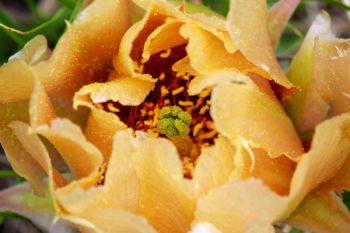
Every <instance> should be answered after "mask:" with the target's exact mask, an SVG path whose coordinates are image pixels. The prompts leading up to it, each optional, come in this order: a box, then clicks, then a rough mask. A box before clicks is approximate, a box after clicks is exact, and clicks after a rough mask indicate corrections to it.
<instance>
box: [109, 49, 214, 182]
mask: <svg viewBox="0 0 350 233" xmlns="http://www.w3.org/2000/svg"><path fill="white" fill-rule="evenodd" d="M185 48H186V44H184V45H180V46H177V47H173V48H171V49H169V50H167V51H162V52H159V53H156V54H154V55H152V56H151V57H150V59H149V60H148V61H146V62H138V63H137V64H136V65H137V70H138V71H139V72H140V73H147V74H150V75H152V77H154V78H158V81H157V83H156V85H155V88H154V90H153V91H151V92H150V93H149V95H148V96H147V98H146V99H145V101H144V102H143V103H142V104H140V105H139V106H123V105H121V104H120V103H114V102H108V103H105V104H103V107H104V109H106V110H107V111H110V112H114V113H116V114H117V115H118V116H119V118H120V119H121V120H122V121H123V122H124V123H125V124H126V125H127V126H128V127H131V128H133V129H134V130H142V131H145V132H148V133H149V134H151V135H152V136H153V137H163V136H166V135H165V133H164V132H160V131H161V130H159V128H157V125H158V123H159V119H160V118H162V117H161V116H160V114H161V109H162V108H163V107H167V106H168V107H170V106H178V107H180V109H181V111H184V112H186V113H187V114H189V116H190V117H191V118H192V119H191V121H190V122H189V125H188V132H186V133H188V136H187V139H186V140H183V139H181V140H180V141H178V143H176V140H175V139H174V140H172V141H173V142H174V144H175V145H176V147H177V149H178V151H179V154H180V156H181V158H182V159H183V161H184V162H185V167H191V166H192V165H191V164H192V163H194V161H195V160H196V158H197V157H198V156H199V154H200V151H201V148H203V147H208V146H210V145H212V144H214V139H215V138H216V137H217V135H218V133H217V131H216V129H215V127H214V123H213V120H212V118H211V117H210V114H209V108H210V104H211V103H210V94H211V89H205V90H204V91H202V92H201V93H200V94H199V95H196V96H190V95H189V94H188V92H187V89H188V87H189V84H190V82H191V80H192V79H193V78H194V76H191V75H189V74H188V73H178V72H175V71H174V70H173V69H172V66H173V65H174V64H175V63H176V62H177V61H179V60H181V59H183V58H185V56H186V51H185ZM163 111H164V110H163ZM180 138H181V137H179V138H178V139H180ZM181 144H182V145H181ZM188 147H190V148H188ZM186 163H188V166H187V165H186ZM188 169H189V170H190V168H188ZM188 172H189V173H188V174H187V175H188V176H190V171H188ZM185 175H186V172H185Z"/></svg>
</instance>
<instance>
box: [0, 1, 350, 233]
mask: <svg viewBox="0 0 350 233" xmlns="http://www.w3.org/2000/svg"><path fill="white" fill-rule="evenodd" d="M288 2H289V1H283V2H282V3H281V4H282V5H283V4H287V3H288ZM135 3H137V4H139V5H140V6H141V7H144V10H145V15H144V17H143V18H142V19H141V20H140V21H138V22H136V23H135V24H133V25H130V23H129V21H130V20H129V12H130V8H128V7H131V5H132V2H129V1H126V0H95V1H93V2H92V3H91V4H90V5H89V6H88V7H87V8H86V9H85V10H83V11H82V12H81V13H80V15H79V17H78V19H77V20H76V21H75V22H74V23H73V24H72V25H69V26H68V30H67V32H66V33H65V34H64V35H63V36H62V38H61V40H60V42H59V43H58V44H57V46H56V48H55V49H54V52H53V54H52V56H51V57H50V58H48V59H47V60H43V59H45V56H44V55H45V50H46V46H45V39H44V38H43V37H37V38H35V39H34V40H32V41H31V42H29V44H28V45H27V46H26V47H25V48H24V49H23V50H22V51H21V52H20V53H19V54H17V55H15V56H14V57H12V58H11V60H10V61H9V62H8V63H7V64H5V65H3V66H2V67H1V68H0V85H1V86H2V89H3V90H4V91H2V92H1V93H0V103H1V104H2V105H1V108H0V114H1V115H0V141H1V143H2V145H3V147H4V149H5V151H6V154H7V157H8V159H9V161H10V162H11V164H12V166H13V168H14V170H15V171H16V172H17V173H18V174H19V175H21V176H23V177H25V178H26V179H27V180H28V181H29V182H30V183H31V185H32V187H33V188H34V190H35V192H36V193H37V194H38V195H44V192H45V190H46V189H45V188H44V187H45V185H46V183H45V179H44V178H45V177H46V176H48V187H49V188H48V191H47V192H48V194H49V196H50V197H51V198H52V203H53V207H54V209H55V211H56V215H57V218H60V219H64V220H67V221H69V222H71V223H73V224H75V225H76V226H77V227H78V228H79V229H80V230H81V231H82V232H91V231H92V232H189V231H191V232H201V230H200V229H203V228H204V229H206V230H207V231H208V232H273V227H272V224H274V223H276V222H278V221H282V220H284V219H286V218H287V217H288V216H289V215H290V214H291V213H292V212H293V211H294V210H295V209H296V208H297V207H298V205H299V204H300V203H301V202H302V201H303V199H304V197H305V196H306V195H308V194H309V193H310V191H311V190H313V189H314V188H315V187H317V186H318V185H320V184H321V183H324V182H325V181H327V180H330V178H332V177H333V176H334V175H335V174H336V173H337V171H338V170H339V169H340V167H341V166H342V165H343V164H344V162H345V161H347V156H348V155H349V152H350V135H349V132H348V127H349V124H350V115H349V114H344V115H341V116H338V117H334V118H332V119H330V120H327V121H325V122H323V123H321V124H319V125H317V126H316V128H315V135H314V136H313V139H312V145H311V149H310V150H308V151H307V152H304V147H303V145H302V143H301V140H300V139H299V136H298V134H297V133H296V131H295V129H294V126H293V123H292V121H291V120H290V119H289V117H288V116H287V115H286V113H285V112H284V110H283V107H282V105H281V103H280V102H281V100H282V99H283V100H284V99H287V98H290V97H291V95H292V94H294V93H295V92H296V91H298V90H297V88H296V86H294V85H293V84H292V83H291V82H290V81H289V80H288V79H287V77H286V76H285V75H284V73H283V71H282V69H281V68H280V67H279V65H278V63H277V61H276V58H275V55H274V49H273V46H272V44H271V42H270V37H269V33H271V34H272V35H274V38H278V36H277V35H278V31H281V30H280V28H277V29H271V30H272V32H271V31H270V32H269V31H268V28H267V23H268V21H267V14H266V3H265V1H260V0H259V1H246V0H231V7H230V12H229V15H228V17H227V20H225V19H222V18H220V17H217V16H207V15H204V14H198V13H194V14H189V13H186V12H185V8H184V7H185V6H184V5H180V6H178V7H176V8H175V7H174V6H172V5H171V4H170V3H168V2H165V1H161V0H159V1H146V2H143V1H135ZM280 6H281V5H280ZM133 7H135V6H133ZM282 9H285V8H283V7H282ZM273 15H274V14H272V13H271V14H270V17H272V18H274V16H273ZM276 17H277V16H276ZM287 18H288V17H284V19H285V20H287ZM270 20H272V19H270ZM273 30H277V32H275V31H273ZM320 72H322V71H320ZM302 91H304V89H303V90H302ZM73 95H74V97H73ZM29 97H30V98H29ZM28 99H29V100H28ZM72 105H74V108H75V109H77V108H78V107H85V108H84V109H82V108H80V111H79V112H77V111H74V110H73V109H71V106H72ZM168 106H173V107H172V108H168V110H167V111H168V113H164V112H163V113H162V111H165V110H163V109H164V107H168ZM174 106H180V109H179V108H178V107H174ZM86 107H87V108H88V109H90V112H89V113H88V114H87V113H86V112H85V111H84V110H86ZM27 109H29V111H28V110H27ZM169 109H170V110H169ZM174 109H175V110H174ZM170 111H176V114H173V115H171V116H170V115H167V114H170V113H169V112H170ZM181 111H184V112H185V113H186V114H185V113H183V112H182V113H183V114H185V115H186V116H185V117H184V116H183V117H181V116H180V113H179V112H181ZM161 115H162V116H164V115H166V116H167V117H166V118H167V120H168V121H167V123H159V121H160V120H164V118H162V117H161ZM188 115H190V116H188ZM171 117H177V118H176V119H172V118H171ZM67 118H68V119H67ZM169 118H171V119H172V120H169ZM175 120H182V122H180V123H183V125H181V126H178V125H175V123H174V122H175ZM73 122H75V123H73ZM163 122H165V121H163ZM169 122H172V123H169ZM180 123H179V124H180ZM317 123H318V122H317ZM160 124H163V125H162V127H163V128H162V129H164V127H168V126H169V125H171V126H172V127H175V128H172V129H171V130H172V131H171V133H169V135H170V136H169V135H163V134H166V133H164V132H167V130H163V131H162V130H160V129H159V127H158V128H157V125H160ZM174 125H175V126H174ZM180 127H188V128H181V129H180ZM82 129H83V130H82ZM298 129H299V128H298ZM187 133H188V134H187ZM177 134H181V135H180V136H183V137H177V136H178V135H177ZM166 136H168V137H169V138H167V137H166ZM65 168H66V170H64V169H65ZM64 171H66V172H68V174H64ZM340 171H342V170H340ZM338 174H341V173H338ZM338 174H337V175H336V176H341V175H338ZM331 181H332V180H331ZM331 181H330V182H331ZM324 185H327V183H324ZM330 186H331V187H332V188H333V187H334V186H333V185H331V184H330ZM12 193H13V192H10V191H9V192H8V193H7V194H6V195H5V194H3V195H2V196H1V195H0V197H2V198H3V200H8V195H9V194H12ZM310 195H312V194H309V196H308V198H310ZM311 197H312V196H311ZM306 200H307V199H306ZM11 201H13V200H11V199H9V200H8V202H10V203H11ZM3 202H4V203H6V201H3ZM0 203H1V198H0ZM4 206H6V205H5V204H4ZM4 208H5V207H4ZM6 208H11V207H6ZM22 212H25V211H22ZM296 213H297V212H296ZM305 219H307V218H305ZM291 222H292V221H291ZM346 223H347V222H346ZM337 227H338V228H336V229H337V230H338V229H341V228H343V227H344V225H339V226H337ZM191 229H192V230H191Z"/></svg>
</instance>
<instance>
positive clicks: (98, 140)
mask: <svg viewBox="0 0 350 233" xmlns="http://www.w3.org/2000/svg"><path fill="white" fill-rule="evenodd" d="M125 128H126V125H125V124H124V123H123V122H121V121H120V120H119V119H118V117H116V116H115V114H113V113H109V112H106V111H103V110H100V109H95V108H91V113H90V116H89V119H88V122H87V126H86V128H85V130H84V134H85V136H86V138H87V139H88V140H89V141H90V142H92V143H93V144H94V145H95V146H97V148H98V149H99V150H100V151H101V152H102V154H103V156H104V161H105V162H108V160H109V157H110V154H111V152H112V142H113V136H114V135H115V133H116V132H117V131H118V130H122V129H125Z"/></svg>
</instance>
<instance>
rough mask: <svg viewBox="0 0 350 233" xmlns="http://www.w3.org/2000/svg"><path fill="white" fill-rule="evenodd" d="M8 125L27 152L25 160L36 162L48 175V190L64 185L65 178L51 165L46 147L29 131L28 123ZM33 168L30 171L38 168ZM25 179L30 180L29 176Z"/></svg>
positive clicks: (65, 182)
mask: <svg viewBox="0 0 350 233" xmlns="http://www.w3.org/2000/svg"><path fill="white" fill-rule="evenodd" d="M10 127H11V129H12V130H13V132H14V134H15V135H16V137H17V138H18V140H19V141H20V142H21V145H22V147H23V150H24V151H25V152H26V153H27V157H26V160H27V161H30V162H27V163H28V164H31V163H35V162H36V163H37V164H38V165H39V166H40V168H41V169H42V170H44V171H45V173H46V174H47V175H48V177H49V187H50V188H49V191H50V192H53V190H54V188H55V187H61V186H63V185H66V184H67V181H66V179H65V178H64V177H63V176H62V175H61V174H60V173H59V172H58V171H57V170H56V169H55V168H54V167H53V166H52V162H51V158H50V156H49V153H48V151H47V149H46V148H45V146H44V144H43V143H42V142H41V140H40V139H39V137H38V135H36V134H33V132H31V131H32V129H31V128H30V127H29V125H27V124H25V123H23V122H20V121H14V122H12V123H11V124H10ZM35 168H36V167H33V168H32V171H33V172H38V170H34V169H35ZM41 169H40V170H41ZM39 174H40V172H39ZM27 180H28V181H30V182H31V180H30V179H29V178H28V179H27ZM52 182H53V183H52ZM54 203H55V202H54Z"/></svg>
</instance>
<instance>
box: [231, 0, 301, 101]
mask: <svg viewBox="0 0 350 233" xmlns="http://www.w3.org/2000/svg"><path fill="white" fill-rule="evenodd" d="M252 15H253V16H254V17H252ZM227 27H228V31H229V33H230V35H231V38H232V40H233V42H234V43H235V44H236V45H237V47H238V49H239V50H240V51H241V52H242V54H243V55H244V56H245V57H246V58H247V59H248V60H249V61H250V62H252V63H253V64H255V65H256V66H258V67H259V68H261V69H262V70H264V71H266V72H267V73H269V74H270V75H271V79H272V80H273V81H274V82H275V83H277V84H279V85H280V86H281V87H283V88H284V89H282V91H283V92H282V94H284V96H287V95H288V94H290V92H294V91H295V87H294V86H293V84H292V83H291V82H290V81H289V80H288V79H287V77H286V76H285V75H284V73H283V71H282V69H281V67H280V66H279V64H278V62H277V60H276V57H275V52H274V48H273V46H272V43H271V40H270V37H269V32H268V28H267V12H266V1H246V0H231V4H230V11H229V13H228V17H227ZM257 45H259V46H257ZM286 89H287V90H286Z"/></svg>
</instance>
